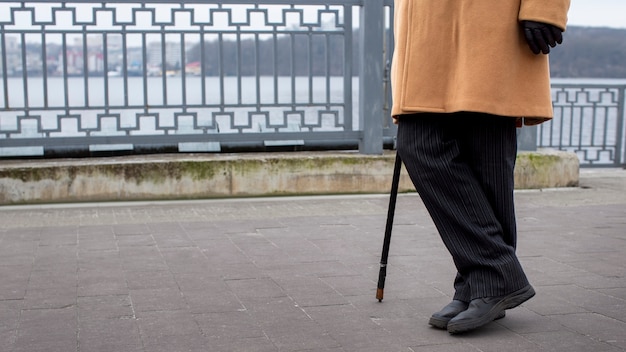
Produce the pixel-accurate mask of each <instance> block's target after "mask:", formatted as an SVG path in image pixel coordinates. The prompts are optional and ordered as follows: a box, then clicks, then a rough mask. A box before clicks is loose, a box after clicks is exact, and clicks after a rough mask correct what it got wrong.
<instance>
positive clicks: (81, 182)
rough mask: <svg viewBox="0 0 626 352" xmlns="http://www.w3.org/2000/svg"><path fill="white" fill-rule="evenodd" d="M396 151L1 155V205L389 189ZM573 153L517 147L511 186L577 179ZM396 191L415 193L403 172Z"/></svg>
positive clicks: (548, 184) (561, 184)
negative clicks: (66, 156)
mask: <svg viewBox="0 0 626 352" xmlns="http://www.w3.org/2000/svg"><path fill="white" fill-rule="evenodd" d="M394 157H395V153H393V152H387V153H385V154H384V155H373V156H372V155H362V154H358V153H354V152H316V153H313V152H299V153H296V152H292V153H262V154H261V153H259V154H168V155H149V156H128V157H112V158H89V159H57V160H5V161H3V162H2V163H1V164H0V204H3V205H6V204H24V203H31V204H32V203H50V202H84V201H118V200H124V201H127V200H154V199H190V198H217V197H249V196H276V195H306V194H348V193H388V192H389V189H390V186H391V185H390V184H391V176H392V173H393V163H394ZM578 167H579V165H578V158H577V157H576V155H574V154H571V153H564V152H521V153H520V154H519V156H518V164H517V168H516V187H517V188H523V189H527V188H547V187H568V186H576V185H577V184H578ZM399 189H400V191H401V192H407V191H414V188H413V185H412V184H411V181H410V179H409V177H408V175H407V174H406V171H405V170H403V175H402V177H401V181H400V188H399Z"/></svg>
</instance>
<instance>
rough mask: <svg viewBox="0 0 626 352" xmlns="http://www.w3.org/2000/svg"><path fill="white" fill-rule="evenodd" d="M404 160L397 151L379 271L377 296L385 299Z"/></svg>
mask: <svg viewBox="0 0 626 352" xmlns="http://www.w3.org/2000/svg"><path fill="white" fill-rule="evenodd" d="M401 169H402V160H401V159H400V156H399V155H398V154H397V153H396V161H395V164H394V167H393V179H392V181H391V193H390V195H389V208H388V209H387V224H386V225H385V239H384V241H383V251H382V255H381V258H380V271H379V272H378V289H377V290H376V298H377V299H378V301H379V302H380V301H382V300H383V296H384V289H385V278H386V277H387V261H388V258H389V246H390V244H391V230H392V228H393V218H394V215H395V211H396V199H397V198H398V185H399V183H400V171H401Z"/></svg>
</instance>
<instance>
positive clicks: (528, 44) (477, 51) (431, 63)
mask: <svg viewBox="0 0 626 352" xmlns="http://www.w3.org/2000/svg"><path fill="white" fill-rule="evenodd" d="M569 2H570V1H569V0H480V1H459V0H396V1H395V28H394V31H395V38H396V49H395V52H394V58H393V67H392V90H393V103H394V105H393V109H392V115H393V117H394V121H395V122H396V123H397V124H398V137H397V149H398V153H399V155H400V157H401V158H402V160H403V162H404V164H405V166H406V169H407V171H408V173H409V176H410V177H411V180H412V181H413V184H414V185H415V188H416V190H417V191H418V193H419V194H420V196H421V198H422V200H423V202H424V204H425V206H426V208H427V209H428V211H429V214H430V215H431V217H432V219H433V222H434V223H435V225H436V227H437V230H438V231H439V234H440V235H441V238H442V240H443V242H444V244H445V246H446V248H447V249H448V250H449V252H450V254H451V255H452V258H453V260H454V264H455V266H456V269H457V273H456V277H455V279H454V289H455V292H454V296H453V300H452V302H450V303H449V304H448V305H446V306H445V307H444V308H443V309H442V310H441V311H438V312H436V313H434V314H433V315H432V317H431V318H430V321H429V323H430V324H431V325H433V326H435V327H438V328H442V329H447V330H448V332H450V333H461V332H465V331H469V330H473V329H476V328H478V327H481V326H483V325H485V324H487V323H489V322H491V321H493V320H494V319H497V318H501V317H503V316H504V311H505V310H507V309H511V308H514V307H517V306H518V305H520V304H522V303H523V302H525V301H527V300H528V299H530V298H531V297H533V296H534V294H535V291H534V289H533V287H532V286H531V285H530V284H529V282H528V279H527V278H526V275H525V273H524V271H523V269H522V266H521V265H520V262H519V260H518V258H517V256H516V253H515V251H516V238H517V234H516V221H515V209H514V202H513V188H514V184H513V182H514V175H513V169H514V166H515V158H516V153H517V141H516V127H521V126H522V125H532V124H538V123H541V122H543V121H546V120H549V119H550V118H552V100H551V94H550V73H549V64H548V55H546V54H548V53H549V52H550V48H553V47H555V46H556V45H557V44H560V43H561V40H562V32H563V31H564V30H565V25H566V22H567V11H568V9H569Z"/></svg>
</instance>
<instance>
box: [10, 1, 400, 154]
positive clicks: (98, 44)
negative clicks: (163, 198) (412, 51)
mask: <svg viewBox="0 0 626 352" xmlns="http://www.w3.org/2000/svg"><path fill="white" fill-rule="evenodd" d="M392 6H393V1H392V0H366V1H365V0H335V1H329V0H324V1H320V0H306V1H298V2H294V1H284V0H264V1H234V0H227V1H223V0H222V1H207V0H191V1H184V2H181V1H172V0H169V1H168V0H166V1H162V0H152V1H142V0H136V1H132V0H131V1H126V0H113V1H74V2H70V1H59V0H56V1H46V0H35V1H12V2H1V3H0V52H1V61H0V75H1V76H2V78H3V80H2V85H1V86H0V114H1V115H0V156H13V155H28V154H30V155H46V154H50V153H51V151H54V152H56V153H58V152H59V151H61V152H63V151H65V152H68V151H72V150H73V151H77V150H83V151H87V152H89V153H93V152H99V151H114V150H135V151H136V150H138V149H141V148H146V149H150V148H152V149H155V150H162V149H163V148H174V149H175V150H178V151H205V152H206V151H224V150H237V149H242V148H243V149H245V148H248V149H250V148H252V149H255V148H256V149H259V148H266V149H267V148H272V147H280V146H282V147H287V148H293V149H297V148H301V149H305V148H316V147H318V148H327V149H337V148H342V147H348V148H357V147H358V149H359V151H360V152H362V153H366V154H378V153H382V150H383V145H384V144H385V143H392V138H393V135H395V131H394V126H392V125H391V126H390V124H389V103H388V102H386V101H388V87H385V86H384V82H386V78H385V77H384V75H385V73H386V72H387V71H386V68H387V67H388V63H389V62H390V58H389V57H390V53H391V52H392V50H393V49H392V40H391V35H392V34H391V31H390V30H389V28H391V26H392V20H393V19H392V16H391V14H392V12H393V11H392V9H391V8H392ZM359 23H367V24H368V25H367V26H359ZM385 89H386V92H385V91H384V90H385Z"/></svg>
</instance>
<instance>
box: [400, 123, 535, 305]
mask: <svg viewBox="0 0 626 352" xmlns="http://www.w3.org/2000/svg"><path fill="white" fill-rule="evenodd" d="M397 152H398V153H399V155H400V157H401V158H402V161H403V162H404V165H405V167H406V169H407V172H408V174H409V176H410V177H411V181H412V182H413V184H414V185H415V188H416V190H417V192H418V193H419V195H420V197H421V198H422V201H423V202H424V205H425V206H426V208H427V210H428V212H429V214H430V216H431V218H432V220H433V222H434V224H435V226H436V227H437V230H438V232H439V234H440V236H441V238H442V240H443V242H444V244H445V246H446V248H447V249H448V251H449V252H450V254H451V255H452V258H453V260H454V264H455V266H456V269H457V274H456V277H455V279H454V289H455V294H454V299H458V300H461V301H465V302H469V301H470V300H472V299H475V298H481V297H494V296H502V295H506V294H509V293H512V292H513V291H516V290H518V289H521V288H523V287H525V286H526V285H528V280H527V278H526V275H525V274H524V270H523V269H522V267H521V265H520V263H519V260H518V258H517V256H516V254H515V249H516V237H517V234H516V222H515V208H514V199H513V188H514V174H513V172H514V167H515V158H516V154H517V136H516V125H515V119H514V118H508V117H500V116H494V115H488V114H482V113H468V112H461V113H451V114H443V113H442V114H439V113H420V114H414V115H403V116H401V117H400V120H399V125H398V137H397Z"/></svg>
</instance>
